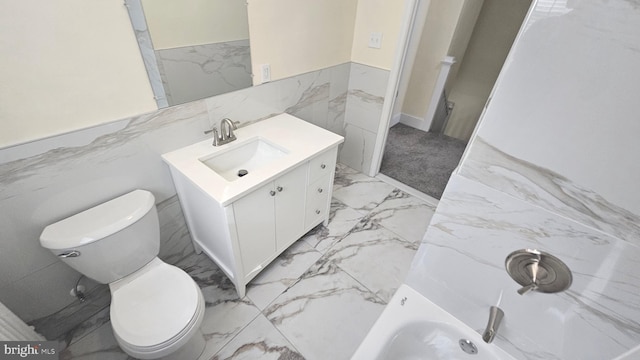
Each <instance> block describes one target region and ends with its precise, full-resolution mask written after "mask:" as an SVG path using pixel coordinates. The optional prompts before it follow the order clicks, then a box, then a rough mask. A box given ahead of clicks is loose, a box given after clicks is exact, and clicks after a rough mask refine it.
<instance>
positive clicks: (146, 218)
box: [40, 190, 160, 284]
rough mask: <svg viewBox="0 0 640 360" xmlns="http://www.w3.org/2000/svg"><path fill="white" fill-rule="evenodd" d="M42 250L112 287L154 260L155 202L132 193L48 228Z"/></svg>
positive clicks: (157, 241) (157, 232)
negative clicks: (48, 251)
mask: <svg viewBox="0 0 640 360" xmlns="http://www.w3.org/2000/svg"><path fill="white" fill-rule="evenodd" d="M40 244H41V245H42V246H43V247H44V248H47V249H49V250H51V251H52V252H53V253H54V254H55V255H57V256H58V257H59V258H60V259H61V260H62V261H64V262H65V263H67V264H68V265H69V266H71V267H72V268H74V269H76V270H77V271H79V272H80V273H82V274H84V275H85V276H87V277H89V278H91V279H93V280H95V281H97V282H100V283H103V284H108V283H111V282H113V281H116V280H118V279H121V278H123V277H125V276H127V275H129V274H131V273H133V272H135V271H136V270H138V269H140V268H141V267H143V266H144V265H146V264H147V263H148V262H149V261H151V260H152V259H153V258H155V257H156V256H157V255H158V252H159V250H160V228H159V224H158V213H157V211H156V206H155V198H154V197H153V194H151V193H150V192H148V191H145V190H134V191H132V192H130V193H128V194H125V195H122V196H120V197H117V198H115V199H113V200H110V201H107V202H105V203H103V204H100V205H98V206H95V207H92V208H90V209H88V210H85V211H83V212H81V213H79V214H76V215H73V216H71V217H68V218H66V219H64V220H61V221H58V222H57V223H54V224H51V225H49V226H47V227H46V228H45V229H44V230H43V232H42V234H41V235H40Z"/></svg>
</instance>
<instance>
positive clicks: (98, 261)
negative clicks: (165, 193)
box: [40, 190, 205, 360]
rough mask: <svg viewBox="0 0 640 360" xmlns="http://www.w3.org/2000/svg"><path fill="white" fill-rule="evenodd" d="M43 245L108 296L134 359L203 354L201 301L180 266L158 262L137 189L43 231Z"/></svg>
mask: <svg viewBox="0 0 640 360" xmlns="http://www.w3.org/2000/svg"><path fill="white" fill-rule="evenodd" d="M40 243H41V245H42V246H43V247H45V248H47V249H49V250H51V251H52V252H53V253H54V254H55V255H57V256H58V257H60V258H61V260H62V261H64V262H65V263H67V264H68V265H70V266H71V267H73V268H74V269H76V270H78V271H79V272H81V273H82V274H84V275H86V276H88V277H90V278H92V279H94V280H96V281H98V282H100V283H104V284H109V289H110V291H111V308H110V316H111V326H112V328H113V333H114V336H115V338H116V340H117V342H118V344H119V345H120V347H121V348H122V350H123V351H125V352H126V353H127V354H129V355H131V356H132V357H135V358H138V359H158V358H163V359H180V360H195V359H197V358H198V357H199V356H200V354H201V353H202V351H203V350H204V346H205V341H204V337H203V336H202V332H201V330H200V325H201V324H202V319H203V317H204V310H205V304H204V298H203V296H202V292H201V290H200V288H199V287H198V285H197V284H196V283H195V281H193V279H191V277H190V276H189V275H188V274H187V273H186V272H184V271H183V270H182V269H180V268H177V267H175V266H173V265H169V264H167V263H165V262H163V261H162V260H160V259H159V258H158V257H157V255H158V253H159V248H160V237H159V224H158V215H157V211H156V207H155V199H154V197H153V195H152V194H151V193H150V192H148V191H144V190H135V191H132V192H130V193H128V194H125V195H123V196H120V197H118V198H115V199H113V200H111V201H108V202H106V203H103V204H101V205H98V206H96V207H93V208H91V209H88V210H85V211H83V212H81V213H79V214H76V215H73V216H71V217H69V218H66V219H64V220H61V221H59V222H57V223H54V224H51V225H49V226H47V227H46V228H45V229H44V231H43V232H42V234H41V236H40Z"/></svg>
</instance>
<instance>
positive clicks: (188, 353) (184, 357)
mask: <svg viewBox="0 0 640 360" xmlns="http://www.w3.org/2000/svg"><path fill="white" fill-rule="evenodd" d="M205 345H206V341H205V340H204V334H203V333H202V330H200V329H198V332H196V333H195V334H193V336H192V337H191V339H190V340H189V341H188V342H187V343H186V344H184V345H182V346H181V347H179V348H178V350H176V351H174V352H172V353H171V354H169V355H166V356H164V357H162V358H160V359H162V360H196V359H198V358H199V357H200V355H202V352H203V351H204V347H205Z"/></svg>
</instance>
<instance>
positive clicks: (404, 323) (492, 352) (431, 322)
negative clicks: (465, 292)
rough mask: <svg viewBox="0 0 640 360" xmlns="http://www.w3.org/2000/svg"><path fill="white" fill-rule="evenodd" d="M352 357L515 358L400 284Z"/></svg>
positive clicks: (395, 359)
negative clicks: (483, 339)
mask: <svg viewBox="0 0 640 360" xmlns="http://www.w3.org/2000/svg"><path fill="white" fill-rule="evenodd" d="M463 348H464V350H463ZM465 350H466V351H465ZM351 359H352V360H374V359H376V360H383V359H389V360H392V359H393V360H402V359H405V360H409V359H411V360H417V359H429V360H441V359H442V360H513V359H514V358H513V357H512V356H511V355H509V354H507V353H506V352H505V351H503V350H502V349H500V348H498V347H497V346H496V345H495V344H486V343H485V342H483V341H482V337H481V336H480V334H478V333H477V332H476V331H474V330H473V329H471V328H470V327H468V326H467V325H465V324H464V323H463V322H461V321H460V320H458V319H456V318H455V317H453V316H452V315H450V314H449V313H447V312H446V311H444V310H443V309H441V308H440V307H439V306H437V305H436V304H434V303H432V302H431V301H429V300H428V299H427V298H425V297H424V296H422V295H421V294H420V293H418V292H417V291H415V290H413V289H412V288H411V287H409V286H407V285H404V284H403V285H402V286H400V288H399V289H398V290H397V291H396V293H395V295H393V298H392V299H391V301H389V304H388V305H387V307H386V308H385V309H384V311H383V312H382V315H380V317H379V318H378V320H377V321H376V323H375V324H374V325H373V328H371V330H370V331H369V333H368V334H367V336H366V337H365V339H364V340H363V341H362V343H361V344H360V346H359V347H358V349H357V350H356V352H355V354H354V355H353V357H352V358H351Z"/></svg>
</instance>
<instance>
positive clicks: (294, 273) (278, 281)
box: [247, 240, 322, 310]
mask: <svg viewBox="0 0 640 360" xmlns="http://www.w3.org/2000/svg"><path fill="white" fill-rule="evenodd" d="M321 256H322V254H320V253H319V252H318V251H316V250H314V249H313V248H312V247H311V246H309V244H307V243H306V242H304V241H302V240H299V241H297V242H295V243H294V244H293V245H291V247H289V248H288V249H287V250H285V251H284V252H283V253H282V254H281V255H280V256H278V258H277V259H276V260H274V261H273V262H272V263H271V264H269V266H267V268H266V269H264V270H263V271H262V272H261V273H260V274H258V276H256V277H255V278H254V279H253V280H251V282H250V283H249V285H248V287H247V297H248V298H249V299H251V301H252V302H253V304H255V306H257V307H258V309H260V310H264V309H265V308H266V307H267V306H268V305H269V304H270V303H271V302H272V301H273V300H274V299H275V298H277V297H278V295H280V294H282V293H283V292H284V291H285V290H287V289H288V288H289V286H291V285H293V283H295V282H296V281H297V280H298V278H299V277H300V275H302V274H304V272H305V271H307V269H309V267H310V266H311V265H313V264H314V263H315V262H316V261H317V260H318V259H319V258H320V257H321Z"/></svg>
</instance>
